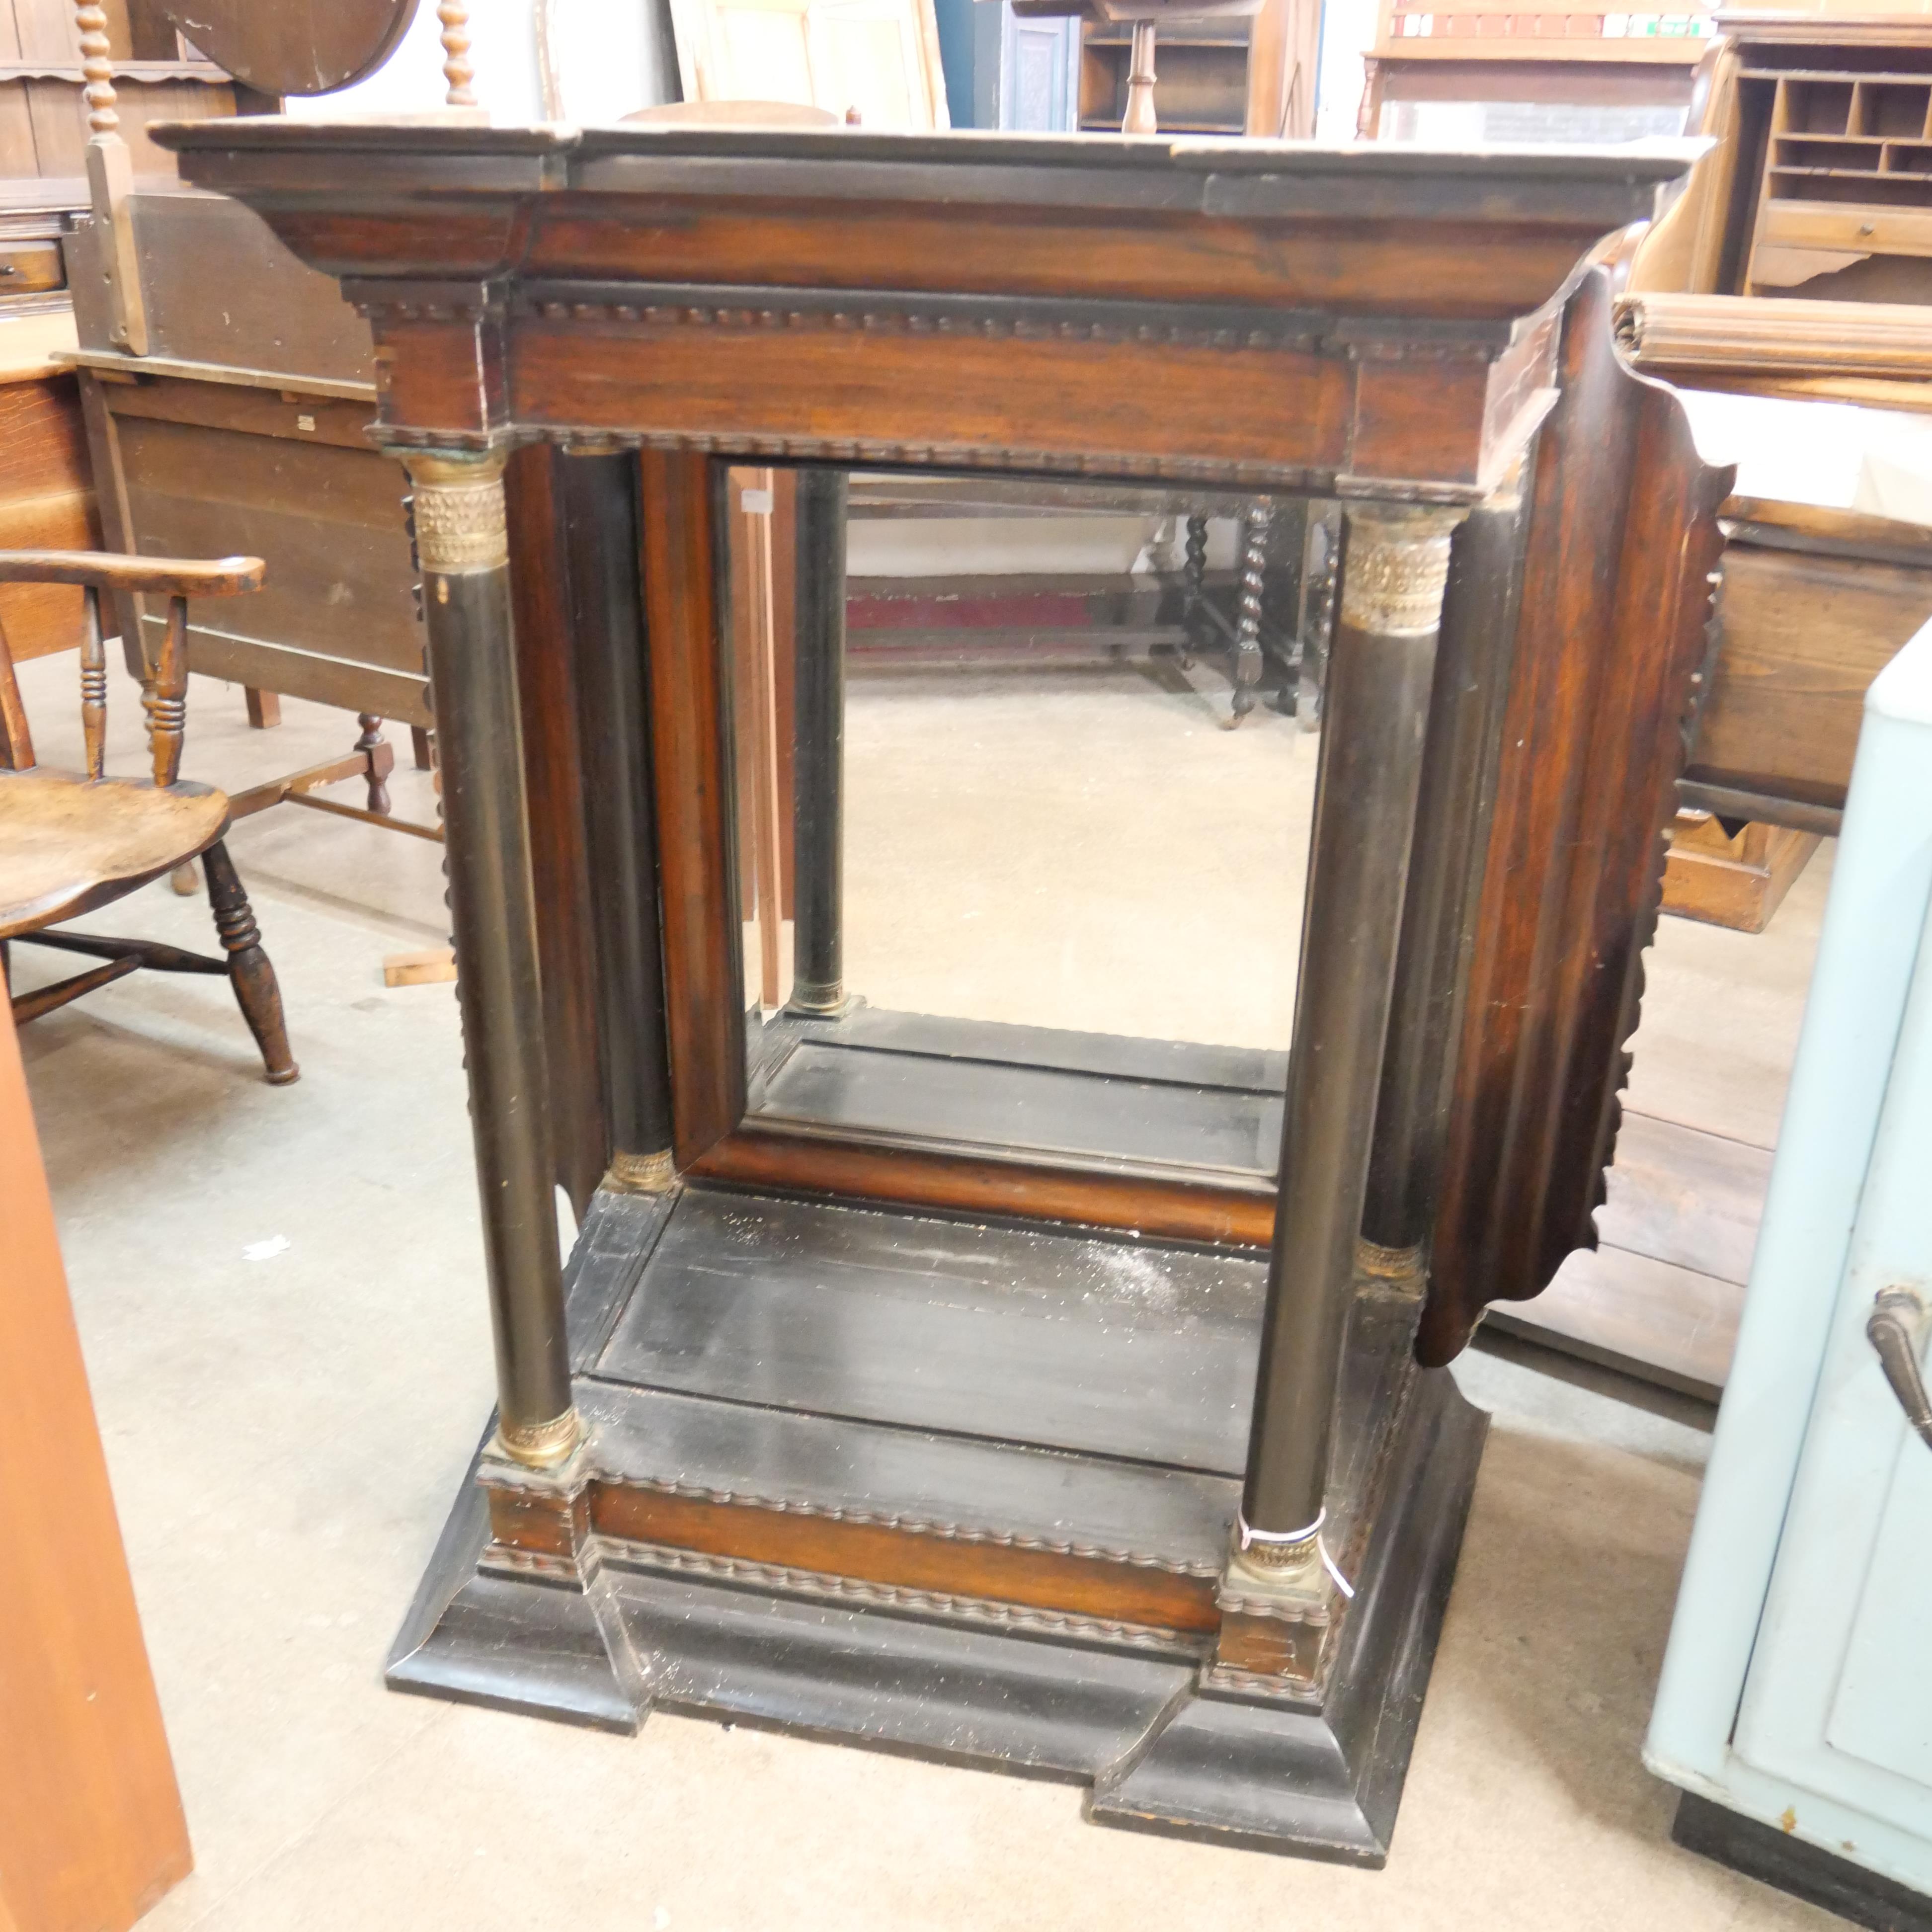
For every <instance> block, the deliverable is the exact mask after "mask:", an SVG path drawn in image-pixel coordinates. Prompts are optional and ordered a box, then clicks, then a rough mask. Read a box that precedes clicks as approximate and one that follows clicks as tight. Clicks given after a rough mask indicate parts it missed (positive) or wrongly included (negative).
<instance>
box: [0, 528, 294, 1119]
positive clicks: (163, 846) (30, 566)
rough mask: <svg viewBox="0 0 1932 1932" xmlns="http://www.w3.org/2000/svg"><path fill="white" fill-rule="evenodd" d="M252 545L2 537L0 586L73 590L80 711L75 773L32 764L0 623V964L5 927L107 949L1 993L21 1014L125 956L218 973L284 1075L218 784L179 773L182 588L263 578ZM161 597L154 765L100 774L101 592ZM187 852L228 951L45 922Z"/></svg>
mask: <svg viewBox="0 0 1932 1932" xmlns="http://www.w3.org/2000/svg"><path fill="white" fill-rule="evenodd" d="M263 568H264V566H263V563H262V562H261V559H260V558H259V557H252V556H230V557H223V559H220V562H214V563H198V562H182V561H180V560H179V559H175V558H170V557H146V556H112V555H109V554H107V553H104V552H97V551H90V550H7V551H0V583H68V584H79V585H80V586H83V589H84V590H85V592H86V621H85V625H84V628H83V632H82V638H81V647H80V716H81V724H82V728H83V731H84V732H85V733H86V744H87V769H86V772H85V773H84V774H83V773H81V772H64V771H56V770H54V769H51V768H49V767H48V766H43V765H40V764H37V763H35V762H34V747H33V740H32V739H31V737H30V736H29V735H28V730H27V718H26V711H25V710H24V709H23V706H22V705H21V703H20V686H19V685H18V683H17V682H16V680H15V679H14V676H13V660H12V658H10V655H8V653H7V643H6V638H5V634H4V633H0V963H4V960H5V952H6V948H7V946H8V944H10V942H11V941H14V940H17V939H18V940H23V941H26V942H27V943H28V944H32V945H35V946H51V947H58V949H59V950H62V951H63V952H68V953H82V954H85V955H87V956H91V957H93V958H95V959H100V960H101V961H103V962H105V963H104V964H103V965H98V966H94V967H90V968H89V969H88V970H87V971H86V972H84V973H80V974H76V975H75V976H74V977H73V978H72V979H70V980H61V981H59V982H58V983H57V984H55V985H54V986H45V987H43V988H41V989H40V990H39V991H37V992H31V993H23V994H21V995H20V996H19V997H18V998H16V999H14V1000H13V1002H12V1005H13V1018H14V1019H15V1020H16V1021H17V1022H26V1021H28V1020H31V1019H38V1018H39V1017H40V1015H41V1014H43V1013H51V1012H52V1011H53V1010H54V1009H55V1007H64V1006H65V1005H66V1004H67V1003H68V1001H70V1000H73V999H77V998H79V997H80V995H82V994H83V993H87V992H92V991H93V990H94V989H95V987H97V986H106V985H107V984H108V983H109V982H110V980H118V979H122V978H124V977H126V975H127V974H130V973H132V972H133V971H135V970H136V968H139V967H142V966H151V967H153V968H155V969H157V971H160V972H163V973H223V974H226V975H227V977H228V980H229V984H230V985H231V986H233V988H234V989H235V998H236V1001H237V1002H238V1003H239V1004H240V1006H241V1008H242V1017H243V1019H245V1020H247V1022H248V1025H249V1028H250V1029H251V1031H252V1032H253V1033H254V1036H255V1042H256V1044H257V1046H259V1047H260V1049H261V1050H262V1059H263V1064H264V1065H265V1066H266V1067H267V1069H268V1076H269V1081H270V1082H271V1083H272V1085H275V1086H278V1087H280V1086H284V1085H287V1083H288V1082H290V1081H292V1080H293V1079H296V1077H297V1076H298V1075H299V1071H300V1070H299V1068H298V1067H296V1063H295V1061H293V1059H292V1058H290V1055H289V1042H288V1034H287V1031H286V1030H285V1029H284V1026H283V1024H282V998H281V991H280V989H278V987H277V986H276V984H275V968H273V967H272V966H271V965H269V956H268V955H267V954H266V953H264V952H263V950H262V936H261V935H260V932H257V929H256V926H255V915H254V912H253V911H252V910H251V909H250V907H249V904H248V894H247V893H246V892H244V891H243V890H242V881H241V880H239V878H237V877H236V874H235V866H234V863H233V861H232V860H231V859H229V856H228V851H227V848H226V846H224V845H223V843H222V835H223V833H224V832H226V830H227V829H228V821H229V805H228V799H227V796H226V794H225V793H222V792H219V791H217V790H214V788H213V787H211V786H208V785H202V784H191V783H190V782H189V781H187V780H184V779H183V778H181V776H180V770H181V734H182V730H183V728H184V725H185V724H186V721H187V600H188V598H189V597H190V595H196V596H208V597H227V596H232V595H234V594H235V593H236V592H238V591H242V590H254V589H259V588H260V586H261V582H262V577H263ZM104 590H107V591H124V592H133V593H136V594H141V593H145V594H148V595H157V596H165V597H166V598H167V599H168V620H167V625H166V631H165V633H164V635H163V638H162V641H161V645H160V651H159V652H158V654H157V660H156V662H155V664H154V678H153V681H152V682H151V685H148V686H146V687H145V688H144V689H143V691H142V700H141V701H142V705H143V706H144V707H145V709H146V711H147V714H148V748H149V751H150V752H151V754H152V757H153V760H154V770H153V775H152V777H151V778H109V777H108V776H107V774H106V772H105V771H104V769H103V766H104V758H105V756H106V752H107V659H106V655H105V653H104V648H103V645H102V642H101V592H103V591H104ZM196 856H199V858H200V859H202V862H203V864H204V865H205V868H206V871H207V874H208V898H209V900H210V901H211V904H212V905H213V907H214V923H215V928H216V930H217V932H219V933H220V936H221V944H222V947H223V950H224V951H225V953H226V958H225V959H209V958H207V957H205V956H203V955H202V954H200V953H184V952H183V951H181V950H180V949H179V948H178V947H172V946H163V945H161V944H159V943H158V942H157V941H153V940H146V939H111V938H107V937H105V936H104V935H98V934H95V933H91V932H88V933H81V932H51V931H49V930H48V929H49V927H51V926H52V925H53V924H54V922H55V920H57V919H66V918H69V917H71V916H73V915H74V914H75V913H83V912H91V911H92V910H93V909H94V908H95V907H97V906H103V905H109V904H112V903H113V901H115V899H118V898H125V897H126V896H127V894H128V893H130V892H133V890H134V889H136V887H137V886H144V885H145V884H146V883H148V880H151V879H157V878H159V877H160V876H161V875H162V874H163V873H165V872H171V871H173V870H174V868H175V867H176V866H177V865H181V863H183V862H184V861H185V860H187V859H192V858H195V857H196Z"/></svg>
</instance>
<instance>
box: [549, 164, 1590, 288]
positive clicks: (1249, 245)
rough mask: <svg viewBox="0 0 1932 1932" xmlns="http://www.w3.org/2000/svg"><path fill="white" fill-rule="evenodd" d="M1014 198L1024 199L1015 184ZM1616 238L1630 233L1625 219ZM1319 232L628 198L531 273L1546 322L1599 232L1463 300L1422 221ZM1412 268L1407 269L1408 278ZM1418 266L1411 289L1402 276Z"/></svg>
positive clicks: (1053, 213) (578, 225) (1078, 214)
mask: <svg viewBox="0 0 1932 1932" xmlns="http://www.w3.org/2000/svg"><path fill="white" fill-rule="evenodd" d="M1017 188H1018V184H1017V182H1016V190H1017ZM1604 225H1605V226H1606V227H1609V226H1616V225H1618V224H1617V223H1616V220H1615V219H1614V217H1612V218H1610V220H1607V221H1606V222H1605V224H1604ZM1366 226H1367V225H1366V224H1357V223H1351V222H1349V221H1347V220H1322V219H1321V218H1319V217H1315V218H1311V219H1307V220H1302V221H1298V222H1297V223H1295V225H1294V226H1293V228H1292V229H1290V228H1289V226H1288V225H1287V224H1286V223H1280V224H1273V223H1269V222H1268V221H1266V220H1261V219H1255V220H1235V219H1226V218H1224V219H1220V220H1217V219H1214V218H1207V219H1203V218H1202V217H1201V216H1199V214H1196V213H1194V212H1193V211H1187V212H1186V213H1181V212H1178V211H1162V210H1159V209H1146V210H1142V211H1136V213H1135V214H1133V216H1132V217H1128V218H1122V217H1120V216H1119V215H1113V216H1112V217H1109V216H1108V215H1106V214H1102V213H1100V212H1099V211H1097V210H1094V209H1091V208H1088V209H1082V208H1053V207H1040V206H1033V207H1026V206H1014V207H1010V208H1003V209H1000V210H998V211H985V210H981V209H977V208H971V207H965V206H955V207H953V208H946V209H944V210H941V209H939V208H916V207H912V206H906V205H902V206H898V207H894V206H892V205H884V206H880V207H874V208H868V209H867V211H866V213H865V219H864V220H862V221H854V220H853V219H852V218H851V216H850V213H849V211H848V209H847V208H846V207H845V206H843V205H840V203H839V202H838V201H832V200H827V201H823V202H818V203H817V204H816V205H811V204H808V203H802V202H796V203H793V204H792V205H789V206H787V205H784V204H783V203H781V202H778V200H777V199H775V197H774V198H772V199H769V200H766V201H764V202H761V203H760V202H751V203H750V204H749V205H747V206H745V208H742V210H738V209H733V210H729V211H727V210H723V209H721V208H718V207H717V206H715V205H704V204H702V203H699V202H693V201H690V200H687V199H682V198H680V197H679V196H677V195H676V193H667V194H663V195H661V196H651V197H649V199H646V198H643V197H641V196H640V197H639V198H637V199H635V200H631V199H628V198H627V199H625V203H624V205H623V207H622V213H621V214H620V215H619V217H618V218H616V219H614V220H613V219H611V218H610V217H608V216H607V215H605V214H603V213H602V212H601V210H600V211H599V212H598V214H596V215H595V216H594V217H590V218H588V219H586V218H585V217H584V216H583V215H582V214H580V213H579V211H578V208H577V207H574V206H572V205H571V204H570V203H569V202H567V201H565V200H562V199H559V202H556V203H554V204H552V205H549V206H547V207H546V208H544V210H543V211H542V212H541V216H540V217H539V218H538V221H537V222H536V223H535V225H534V232H533V233H532V239H531V251H530V254H529V258H528V260H527V261H526V265H525V266H526V272H527V273H529V274H530V275H562V274H565V273H567V272H576V273H579V274H581V273H584V272H589V273H592V274H598V275H631V276H634V277H638V278H643V277H648V278H650V279H652V281H688V282H751V283H764V284H774V285H777V286H781V287H801V286H803V287H810V286H812V285H813V284H819V285H820V286H823V280H822V278H823V277H824V276H825V274H826V264H827V263H836V264H837V265H838V266H837V268H836V269H835V271H834V276H835V280H834V281H833V283H832V286H835V287H845V288H850V289H878V288H889V289H916V290H935V291H937V290H950V289H961V288H965V289H972V290H985V291H988V292H992V291H998V292H1000V293H1009V294H1013V295H1057V296H1076V295H1077V296H1083V297H1087V298H1090V299H1151V300H1155V301H1163V300H1166V301H1173V302H1214V301H1231V302H1235V301H1246V302H1256V303H1257V304H1259V305H1262V306H1264V307H1265V308H1272V309H1277V310H1283V309H1294V308H1329V307H1331V306H1334V305H1343V304H1346V305H1348V306H1349V307H1351V308H1360V309H1367V310H1371V311H1373V310H1377V309H1379V310H1382V311H1391V312H1398V313H1399V312H1402V311H1405V310H1408V309H1410V308H1413V307H1414V305H1415V303H1416V301H1417V298H1418V289H1419V287H1421V286H1422V285H1424V284H1428V285H1431V286H1430V293H1429V296H1428V297H1427V299H1428V300H1429V301H1430V304H1431V306H1432V307H1433V305H1434V304H1435V302H1437V301H1440V300H1444V299H1445V298H1446V301H1447V305H1448V308H1450V310H1451V311H1452V312H1453V313H1456V314H1461V315H1465V316H1469V317H1484V316H1501V315H1509V316H1515V315H1518V314H1523V313H1524V312H1525V311H1528V310H1530V309H1534V308H1540V307H1541V305H1542V304H1543V303H1544V302H1547V300H1548V299H1550V296H1552V295H1553V293H1555V292H1556V290H1557V288H1558V287H1559V286H1560V285H1561V284H1562V281H1563V279H1564V278H1565V275H1568V272H1570V270H1571V268H1572V267H1573V266H1574V265H1575V263H1576V261H1577V257H1578V256H1580V254H1582V253H1583V250H1584V249H1585V248H1588V247H1589V245H1590V243H1591V242H1593V241H1595V239H1598V236H1599V235H1600V234H1601V233H1602V230H1601V229H1592V231H1591V233H1589V236H1587V238H1586V236H1583V235H1582V234H1581V233H1580V232H1579V231H1578V230H1577V229H1570V230H1569V231H1568V232H1567V233H1566V232H1565V231H1564V230H1563V229H1560V228H1559V229H1544V230H1543V231H1541V232H1537V231H1535V230H1532V229H1526V230H1524V231H1523V232H1522V233H1520V234H1517V235H1514V236H1511V237H1509V238H1508V239H1506V240H1504V241H1502V242H1501V245H1500V246H1499V247H1498V248H1496V252H1495V254H1494V256H1493V257H1489V258H1487V259H1493V260H1494V261H1495V264H1496V277H1495V279H1494V280H1493V281H1489V280H1488V279H1487V278H1485V282H1484V286H1482V287H1477V286H1475V285H1474V284H1472V282H1471V281H1470V280H1469V278H1468V277H1467V276H1466V275H1463V276H1462V277H1461V278H1460V287H1454V286H1451V284H1454V283H1455V282H1456V281H1457V279H1458V278H1457V276H1456V275H1455V272H1454V269H1452V267H1451V260H1452V257H1454V254H1455V253H1456V251H1457V243H1456V242H1455V241H1454V240H1452V239H1450V238H1449V237H1448V236H1445V234H1444V233H1443V230H1442V227H1441V226H1438V225H1436V224H1434V223H1430V222H1427V221H1426V220H1417V221H1416V222H1415V224H1414V225H1413V226H1412V227H1411V228H1409V229H1407V231H1406V232H1403V229H1402V227H1401V224H1400V223H1398V224H1396V233H1393V234H1392V233H1391V232H1390V229H1389V227H1388V225H1386V224H1384V223H1376V225H1375V229H1374V233H1373V235H1372V234H1371V233H1367V232H1365V228H1366ZM1397 264H1400V265H1402V266H1400V267H1398V266H1397ZM1403 269H1407V271H1408V275H1407V276H1406V278H1405V275H1404V274H1403Z"/></svg>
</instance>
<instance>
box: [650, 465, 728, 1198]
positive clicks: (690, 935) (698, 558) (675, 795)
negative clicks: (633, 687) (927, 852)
mask: <svg viewBox="0 0 1932 1932" xmlns="http://www.w3.org/2000/svg"><path fill="white" fill-rule="evenodd" d="M641 475H642V478H643V488H642V496H641V499H640V502H641V511H642V517H643V578H644V622H645V628H646V635H647V637H648V638H649V693H650V706H651V717H650V729H651V757H652V776H653V778H654V780H655V784H656V787H657V808H658V823H659V825H660V826H661V827H662V830H661V833H660V840H661V843H660V845H659V847H658V885H659V889H660V890H661V893H662V895H663V911H664V992H665V1020H666V1025H667V1030H668V1032H669V1035H670V1078H671V1094H672V1100H673V1109H674V1114H675V1136H676V1139H675V1145H676V1154H677V1164H678V1166H679V1168H680V1169H683V1168H688V1167H690V1166H692V1165H693V1164H694V1163H695V1162H697V1160H698V1159H699V1158H700V1157H701V1156H702V1155H703V1154H704V1153H705V1151H706V1150H707V1149H708V1148H711V1147H712V1146H713V1145H715V1143H716V1142H718V1141H719V1140H721V1139H723V1138H724V1136H726V1135H727V1134H728V1133H730V1132H731V1130H733V1128H734V1127H736V1126H737V1124H738V1123H739V1121H740V1120H742V1118H743V1117H744V1112H745V1063H744V1054H743V1051H742V1046H740V1044H739V1043H740V1042H741V1040H742V1037H743V1031H744V1012H745V992H744V959H743V954H742V949H741V946H740V942H739V923H738V893H737V886H736V880H734V879H733V877H732V876H731V854H732V853H733V850H735V849H736V841H735V840H734V838H733V834H732V825H731V811H732V808H731V776H730V757H729V754H728V752H727V746H728V745H729V744H730V730H731V709H730V693H729V692H728V691H727V689H726V688H725V687H724V681H723V664H722V656H723V653H722V652H721V651H720V649H718V636H719V631H718V611H717V608H716V595H717V583H718V569H717V567H716V556H715V551H714V549H713V525H712V517H713V514H714V505H713V500H712V469H711V465H710V463H709V461H708V460H707V459H706V458H704V457H702V456H697V455H678V456H669V455H661V454H659V453H658V452H646V454H645V455H644V456H643V458H641Z"/></svg>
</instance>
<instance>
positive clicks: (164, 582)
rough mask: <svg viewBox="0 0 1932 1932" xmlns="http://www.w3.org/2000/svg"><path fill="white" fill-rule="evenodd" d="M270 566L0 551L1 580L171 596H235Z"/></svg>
mask: <svg viewBox="0 0 1932 1932" xmlns="http://www.w3.org/2000/svg"><path fill="white" fill-rule="evenodd" d="M267 568H268V566H267V565H266V564H265V563H263V561H262V559H260V557H259V556H224V557H220V558H218V559H216V560H215V561H214V562H212V563H203V562H199V561H196V560H195V559H189V558H184V557H178V556H121V555H119V554H118V553H115V552H114V551H113V550H0V583H86V584H92V586H94V587H95V589H98V590H132V591H151V592H154V594H156V595H159V596H167V597H233V595H235V594H236V592H238V591H242V590H259V589H261V587H262V579H263V575H264V574H266V571H267Z"/></svg>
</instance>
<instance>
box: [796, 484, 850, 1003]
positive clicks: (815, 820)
mask: <svg viewBox="0 0 1932 1932" xmlns="http://www.w3.org/2000/svg"><path fill="white" fill-rule="evenodd" d="M846 495H847V491H846V476H845V472H844V470H842V469H822V468H811V469H801V470H800V471H799V472H798V570H797V579H796V581H797V589H796V601H795V608H796V612H797V634H796V670H795V677H796V682H795V685H794V691H795V694H796V695H795V706H796V712H795V715H796V736H795V739H794V741H793V747H792V758H793V763H792V771H793V787H792V802H793V821H792V852H793V861H792V862H793V874H792V879H793V883H792V920H793V924H792V976H791V998H790V1001H789V1002H788V1004H789V1005H790V1007H791V1009H792V1010H793V1012H795V1013H839V1012H841V1011H842V1010H844V1005H845V968H844V932H843V930H842V928H843V922H844V837H845V820H844V799H843V790H844V766H845V506H846Z"/></svg>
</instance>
